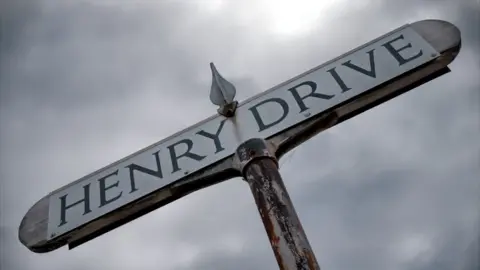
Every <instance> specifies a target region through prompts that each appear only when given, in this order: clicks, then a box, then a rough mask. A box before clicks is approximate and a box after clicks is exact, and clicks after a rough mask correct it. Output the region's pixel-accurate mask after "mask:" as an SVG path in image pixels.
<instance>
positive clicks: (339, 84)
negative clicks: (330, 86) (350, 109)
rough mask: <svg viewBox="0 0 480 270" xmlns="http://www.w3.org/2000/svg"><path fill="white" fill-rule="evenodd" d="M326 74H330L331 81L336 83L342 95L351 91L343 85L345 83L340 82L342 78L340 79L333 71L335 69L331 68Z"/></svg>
mask: <svg viewBox="0 0 480 270" xmlns="http://www.w3.org/2000/svg"><path fill="white" fill-rule="evenodd" d="M327 72H328V73H330V75H332V77H333V79H334V80H335V81H336V82H337V84H338V86H340V88H342V93H344V92H347V91H348V90H350V89H352V88H350V87H348V86H347V85H346V84H345V82H344V81H343V80H342V78H340V75H338V72H337V71H336V70H335V68H331V69H329V70H327Z"/></svg>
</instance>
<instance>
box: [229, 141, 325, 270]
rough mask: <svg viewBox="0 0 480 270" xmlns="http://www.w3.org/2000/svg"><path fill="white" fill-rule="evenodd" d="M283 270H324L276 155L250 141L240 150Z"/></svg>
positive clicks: (246, 176)
mask: <svg viewBox="0 0 480 270" xmlns="http://www.w3.org/2000/svg"><path fill="white" fill-rule="evenodd" d="M236 159H237V162H238V167H239V169H240V170H241V172H242V176H243V178H244V179H245V180H246V181H247V182H248V184H249V186H250V189H251V190H252V193H253V197H254V198H255V203H256V204H257V208H258V211H259V213H260V217H261V218H262V221H263V225H264V226H265V230H266V231H267V234H268V238H269V239H270V244H271V246H272V249H273V252H274V253H275V257H276V259H277V263H278V266H279V267H280V269H281V270H320V267H319V265H318V263H317V260H316V258H315V255H314V254H313V251H312V248H311V247H310V243H309V242H308V240H307V236H306V234H305V232H304V230H303V227H302V224H301V223H300V220H299V218H298V216H297V213H296V212H295V208H294V207H293V204H292V201H291V200H290V196H289V195H288V192H287V189H286V188H285V185H284V184H283V180H282V177H281V175H280V172H279V171H278V162H277V159H276V157H275V151H274V149H273V147H272V146H271V145H269V144H268V143H267V142H266V141H265V140H263V139H257V138H255V139H250V140H247V141H245V142H243V143H242V144H240V146H239V147H238V148H237V150H236Z"/></svg>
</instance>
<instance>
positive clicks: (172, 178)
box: [19, 20, 460, 252]
mask: <svg viewBox="0 0 480 270" xmlns="http://www.w3.org/2000/svg"><path fill="white" fill-rule="evenodd" d="M459 49H460V33H459V31H458V29H457V28H456V27H455V26H453V25H451V24H450V23H447V22H443V21H434V20H428V21H420V22H416V23H414V24H409V25H405V26H403V27H401V28H399V29H396V30H394V31H392V32H390V33H388V34H386V35H384V36H382V37H380V38H377V39H375V40H373V41H371V42H369V43H367V44H365V45H363V46H361V47H359V48H357V49H355V50H353V51H351V52H348V53H346V54H344V55H342V56H340V57H338V58H336V59H334V60H332V61H329V62H327V63H325V64H323V65H320V66H318V67H316V68H314V69H312V70H310V71H308V72H305V73H303V74H301V75H299V76H297V77H295V78H293V79H291V80H289V81H287V82H285V83H282V84H280V85H278V86H276V87H273V88H272V89H270V90H267V91H265V92H264V93H262V94H260V95H258V96H255V97H253V98H250V99H249V100H247V101H245V102H243V103H242V104H240V105H238V108H237V109H236V112H235V115H234V116H233V117H224V116H221V115H217V116H213V117H210V118H208V119H206V120H204V121H202V122H200V123H198V124H196V125H194V126H191V127H189V128H187V129H185V130H183V131H181V132H178V133H177V134H174V135H172V136H170V137H168V138H166V139H164V140H162V141H160V142H158V143H156V144H154V145H151V146H149V147H147V148H145V149H143V150H140V151H139V152H137V153H134V154H132V155H130V156H128V157H126V158H124V159H122V160H119V161H118V162H115V163H113V164H111V165H109V166H107V167H104V168H102V169H100V170H98V171H96V172H94V173H92V174H90V175H87V176H85V177H83V178H81V179H79V180H77V181H75V182H73V183H71V184H68V185H66V186H64V187H62V188H60V189H58V190H56V191H53V192H52V193H50V194H49V195H47V196H46V197H45V198H43V199H42V200H40V201H39V202H38V203H37V204H35V205H34V206H33V207H32V208H31V209H30V210H29V211H28V213H27V214H26V216H25V218H24V219H23V221H22V224H21V225H20V230H19V238H20V240H21V241H22V243H23V244H24V245H26V246H27V247H28V248H29V249H31V250H32V251H35V252H47V251H50V250H53V249H56V248H58V247H60V246H62V245H65V244H69V245H70V246H71V247H73V246H76V245H78V244H80V243H82V242H85V241H88V240H89V239H91V238H93V237H96V236H98V235H99V234H101V233H104V232H106V231H109V230H111V229H113V228H115V227H117V226H119V225H121V224H124V223H126V222H128V221H130V220H133V219H134V218H136V217H138V216H140V215H142V214H144V213H147V212H149V211H151V210H153V209H155V208H158V207H159V206H161V205H163V204H166V203H169V202H171V201H173V200H176V199H178V198H180V197H182V196H184V195H186V194H188V193H190V192H193V191H195V190H198V189H200V188H203V187H205V186H208V185H211V184H215V183H218V182H220V181H223V180H226V179H229V178H232V177H235V176H239V173H236V172H235V170H234V168H233V167H232V163H231V158H232V156H233V154H234V151H235V149H236V148H237V146H238V145H239V144H240V143H241V142H243V141H245V140H247V139H250V138H264V139H270V140H275V139H277V143H279V144H281V143H282V141H290V142H289V143H290V144H291V145H298V144H300V143H301V142H302V141H304V140H306V139H305V138H304V137H305V136H306V135H305V134H306V133H305V132H306V131H302V130H300V129H298V128H297V127H305V125H306V124H307V123H314V122H313V121H316V119H318V118H319V117H320V116H321V115H324V114H325V113H326V112H329V111H332V110H335V113H336V115H337V123H338V122H341V121H343V120H345V119H347V118H350V117H352V116H354V115H355V114H358V113H360V112H362V111H364V110H365V109H368V108H369V107H372V106H375V105H377V104H379V103H381V102H384V101H386V100H388V99H390V98H392V97H394V96H395V95H398V94H399V93H401V92H404V91H406V90H409V89H411V88H413V87H415V86H418V85H419V84H421V83H423V82H425V81H428V80H431V79H433V78H435V77H437V76H439V75H441V74H440V73H442V74H443V73H446V72H447V71H448V68H447V64H448V63H450V62H451V61H452V60H453V58H454V57H455V56H456V54H457V53H458V50H459ZM362 97H363V100H362V99H361V98H362ZM365 97H367V98H365ZM359 100H362V102H360V103H359ZM353 108H355V109H353ZM313 129H314V131H312V127H310V132H313V133H315V132H318V131H319V130H320V128H319V127H314V128H313ZM302 132H303V133H302ZM304 133H305V134H304ZM286 134H289V136H291V138H296V139H294V140H292V139H291V138H290V140H287V139H288V138H286V137H285V136H286ZM279 138H283V139H282V140H279ZM75 242H78V243H75Z"/></svg>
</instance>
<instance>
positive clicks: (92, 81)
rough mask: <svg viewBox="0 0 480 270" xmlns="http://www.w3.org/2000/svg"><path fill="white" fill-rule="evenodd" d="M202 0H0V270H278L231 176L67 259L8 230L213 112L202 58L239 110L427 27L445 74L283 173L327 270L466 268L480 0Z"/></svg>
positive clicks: (476, 227)
mask: <svg viewBox="0 0 480 270" xmlns="http://www.w3.org/2000/svg"><path fill="white" fill-rule="evenodd" d="M214 2H218V3H220V2H222V1H206V0H199V1H193V0H192V1H187V0H184V1H166V0H165V1H143V0H142V1H127V0H122V1H93V0H84V1H80V0H78V1H74V0H68V1H67V0H62V1H60V0H39V1H33V0H31V1H29V0H2V1H0V29H1V30H0V181H1V182H0V226H1V227H0V269H1V270H31V269H35V270H37V269H41V270H43V269H49V270H57V269H58V270H63V269H72V270H76V269H90V270H97V269H104V270H110V269H115V270H122V269H145V270H150V269H162V270H163V269H165V270H184V269H199V270H204V269H205V270H207V269H208V270H211V269H232V270H236V269H277V266H276V262H275V258H274V256H273V253H272V251H271V250H270V246H269V243H268V240H267V237H266V235H265V233H264V229H263V225H262V223H261V220H260V217H259V216H258V213H257V210H256V208H255V205H254V201H253V198H252V195H251V193H250V190H249V188H248V185H247V184H246V183H243V182H242V181H240V180H239V179H232V180H231V181H228V182H225V183H222V184H220V185H217V186H214V187H211V188H208V189H205V190H202V191H199V192H197V193H194V194H191V195H189V196H187V197H185V198H183V199H182V200H179V201H176V202H174V203H172V204H170V205H167V206H165V207H163V208H161V209H158V210H157V211H154V212H152V213H150V214H149V215H146V216H144V217H142V218H139V219H137V220H135V221H133V222H131V223H129V224H127V225H124V226H123V227H121V228H118V229H116V230H115V231H112V232H110V233H108V234H106V235H103V236H102V237H100V238H97V239H95V240H93V241H91V242H89V243H87V244H85V245H83V246H80V247H78V248H76V249H74V250H71V251H69V250H67V249H66V248H62V249H59V250H56V251H54V252H51V253H46V254H35V253H32V252H30V251H28V250H27V249H26V248H25V247H23V246H22V245H21V244H20V242H19V241H18V238H17V229H18V225H19V224H20V221H21V219H22V217H23V215H24V214H25V213H26V211H27V210H28V209H29V207H30V206H31V205H32V204H33V203H35V202H36V201H37V200H39V199H40V198H42V197H43V196H45V195H46V194H47V193H48V192H50V191H52V190H53V189H57V188H59V187H61V186H63V185H65V184H68V183H69V182H71V181H73V180H75V179H78V178H80V177H82V176H84V175H86V174H88V173H90V172H92V171H93V170H96V169H98V168H101V167H103V166H105V165H107V164H109V163H111V162H113V161H116V160H118V159H119V158H122V157H123V156H125V155H128V154H130V153H132V152H134V151H136V150H138V149H140V148H143V147H145V146H147V145H150V144H152V143H154V142H156V141H158V140H160V139H162V138H164V137H166V136H169V135H171V134H173V133H174V132H176V131H178V130H179V129H183V128H185V127H188V126H190V125H192V124H195V123H196V122H198V121H200V120H202V119H204V118H206V117H208V116H211V115H212V114H214V113H215V110H216V108H215V107H214V106H213V105H211V104H210V101H209V99H208V91H209V87H210V83H211V82H210V79H211V78H210V70H209V67H208V63H209V62H210V61H214V62H215V63H216V65H217V67H218V69H219V70H220V72H221V73H222V75H223V76H224V77H226V78H227V79H229V80H230V81H232V82H234V83H235V85H236V88H237V91H238V94H237V97H238V99H239V100H243V99H245V98H247V97H249V96H251V95H253V94H256V93H260V92H262V91H264V90H266V89H268V88H270V87H272V86H274V85H276V84H278V83H281V82H283V81H285V80H287V79H290V78H291V77H293V76H296V75H297V74H299V73H301V72H304V71H305V70H307V69H310V68H312V67H314V66H316V65H319V64H321V63H323V62H325V61H328V60H330V59H332V58H334V57H336V56H338V55H340V54H342V53H344V52H345V51H347V50H350V49H353V48H355V47H357V46H359V45H361V44H363V43H365V42H368V41H370V40H371V39H373V38H376V37H378V36H380V35H382V34H384V33H386V32H388V31H390V30H392V29H394V28H397V27H399V26H401V25H403V24H405V23H408V22H413V21H416V20H421V19H427V18H437V19H444V20H448V21H450V22H452V23H454V24H456V25H457V26H458V27H459V28H460V29H461V31H462V38H463V45H462V50H461V52H460V55H459V56H458V57H457V59H456V60H455V61H454V62H453V63H452V64H451V65H450V67H451V69H452V72H451V73H449V74H447V75H445V76H442V77H441V78H439V79H436V80H434V81H432V82H429V83H428V84H426V85H423V86H421V87H418V88H417V89H415V90H413V91H411V92H409V93H407V94H405V95H402V96H400V97H398V98H396V99H394V100H392V101H390V102H387V103H385V104H382V105H380V106H378V107H376V108H374V109H372V110H370V111H367V112H365V113H364V114H362V115H359V116H358V117H356V118H354V119H351V120H349V121H347V122H345V123H342V124H340V125H338V126H336V127H334V128H332V129H330V130H328V131H326V132H324V133H322V134H320V135H318V136H316V137H315V138H313V139H311V140H310V141H308V142H307V143H305V144H303V145H302V146H300V147H298V148H297V149H295V151H294V152H293V153H290V154H289V155H287V156H286V157H285V158H284V159H283V160H282V161H281V164H282V167H281V172H282V174H283V176H284V180H285V182H286V185H287V188H288V189H289V191H290V194H291V197H292V199H293V201H294V204H295V206H296V208H297V211H298V214H299V216H300V218H301V220H302V223H303V225H304V228H305V230H306V232H307V235H308V237H309V240H310V243H311V244H312V247H313V248H314V251H315V253H316V255H317V259H318V261H319V263H320V265H321V267H322V269H324V270H331V269H339V270H343V269H358V270H363V269H365V270H367V269H368V270H377V269H378V270H385V269H388V270H397V269H398V270H400V269H402V270H403V269H404V270H433V269H436V270H443V269H445V270H447V269H448V270H474V269H478V267H479V266H480V260H479V256H478V254H480V247H479V245H480V239H479V238H480V237H479V235H480V222H479V217H480V215H479V214H480V212H479V207H478V205H480V204H479V203H480V200H479V198H480V193H479V191H480V186H479V183H480V182H479V180H478V179H479V175H480V166H479V164H480V142H479V140H478V137H479V133H480V105H479V104H480V91H479V90H480V80H479V76H478V74H480V54H479V49H478V48H479V47H480V34H479V33H480V31H479V30H478V29H479V27H480V3H479V2H478V0H441V1H433V0H430V1H412V0H405V1H394V0H386V1H380V0H370V1H361V3H360V1H358V3H357V1H355V3H356V4H354V3H352V2H353V1H348V3H347V1H345V0H337V1H333V0H332V1H324V2H325V4H317V5H315V4H313V2H316V1H308V0H305V1H300V0H299V1H298V4H297V5H292V6H286V7H285V4H280V3H276V2H275V1H267V0H262V1H223V2H224V3H223V4H220V5H216V4H214ZM282 7H283V8H282ZM302 7H303V8H302ZM300 21H302V22H303V23H300ZM287 30H288V31H287Z"/></svg>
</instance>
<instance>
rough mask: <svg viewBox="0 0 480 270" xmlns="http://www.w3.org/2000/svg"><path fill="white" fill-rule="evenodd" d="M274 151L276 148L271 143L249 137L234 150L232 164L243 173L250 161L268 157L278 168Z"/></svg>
mask: <svg viewBox="0 0 480 270" xmlns="http://www.w3.org/2000/svg"><path fill="white" fill-rule="evenodd" d="M275 152H276V148H275V146H274V145H273V144H272V143H269V142H267V141H265V140H264V139H259V138H253V139H249V140H246V141H244V142H243V143H241V144H240V145H239V146H238V148H237V150H236V151H235V157H234V159H233V160H234V161H233V166H234V167H235V168H236V169H237V170H239V171H240V172H241V173H242V175H244V174H245V170H246V168H247V167H248V166H249V165H250V164H251V163H252V161H254V160H258V159H264V158H268V159H271V160H272V161H273V162H274V163H275V165H276V166H277V168H278V160H277V157H276V156H275Z"/></svg>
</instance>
